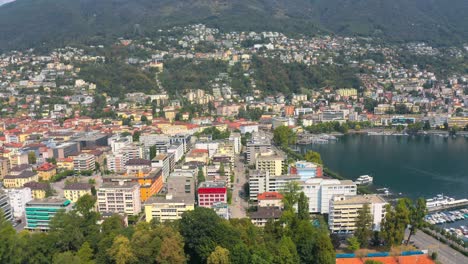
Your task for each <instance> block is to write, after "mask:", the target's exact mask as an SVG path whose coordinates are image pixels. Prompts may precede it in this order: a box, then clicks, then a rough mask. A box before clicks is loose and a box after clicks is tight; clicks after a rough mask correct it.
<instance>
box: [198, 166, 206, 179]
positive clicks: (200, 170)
mask: <svg viewBox="0 0 468 264" xmlns="http://www.w3.org/2000/svg"><path fill="white" fill-rule="evenodd" d="M204 181H205V174H204V173H203V168H202V167H201V166H200V167H199V168H198V175H197V182H198V183H200V182H204Z"/></svg>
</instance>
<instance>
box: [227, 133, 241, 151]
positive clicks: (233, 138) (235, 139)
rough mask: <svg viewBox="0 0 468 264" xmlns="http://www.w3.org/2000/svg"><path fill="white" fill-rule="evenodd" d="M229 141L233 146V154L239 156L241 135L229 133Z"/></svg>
mask: <svg viewBox="0 0 468 264" xmlns="http://www.w3.org/2000/svg"><path fill="white" fill-rule="evenodd" d="M229 141H231V142H232V143H233V145H234V153H235V154H239V153H240V152H241V150H242V142H241V134H240V133H235V132H234V133H231V135H230V136H229Z"/></svg>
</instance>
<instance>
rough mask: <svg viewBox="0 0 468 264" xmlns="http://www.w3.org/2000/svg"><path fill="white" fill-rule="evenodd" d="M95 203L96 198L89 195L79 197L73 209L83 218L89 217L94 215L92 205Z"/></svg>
mask: <svg viewBox="0 0 468 264" xmlns="http://www.w3.org/2000/svg"><path fill="white" fill-rule="evenodd" d="M95 203H96V197H94V196H91V195H89V194H85V195H83V196H81V197H80V198H79V199H78V201H76V203H75V205H74V209H75V210H76V211H78V212H79V213H80V214H81V215H82V216H83V217H84V218H88V217H90V216H91V215H92V214H94V213H95V212H94V210H93V209H94V204H95Z"/></svg>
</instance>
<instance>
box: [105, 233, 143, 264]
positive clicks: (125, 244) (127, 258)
mask: <svg viewBox="0 0 468 264" xmlns="http://www.w3.org/2000/svg"><path fill="white" fill-rule="evenodd" d="M107 253H108V254H109V256H110V257H111V258H112V259H113V260H114V261H115V263H117V264H127V263H131V262H132V261H134V260H135V259H136V258H135V255H134V254H133V252H132V249H131V247H130V241H129V240H128V238H127V237H125V236H123V235H118V236H116V237H115V238H114V241H113V243H112V247H111V248H109V249H108V250H107Z"/></svg>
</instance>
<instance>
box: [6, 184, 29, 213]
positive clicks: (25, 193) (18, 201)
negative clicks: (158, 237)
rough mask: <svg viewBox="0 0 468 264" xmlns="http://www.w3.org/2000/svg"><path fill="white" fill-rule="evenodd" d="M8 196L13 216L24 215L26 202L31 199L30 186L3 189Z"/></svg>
mask: <svg viewBox="0 0 468 264" xmlns="http://www.w3.org/2000/svg"><path fill="white" fill-rule="evenodd" d="M5 191H6V193H7V194H8V197H9V198H10V206H11V209H12V211H13V216H14V217H15V218H21V217H22V216H23V215H24V212H25V208H26V203H27V202H29V201H31V200H32V199H33V197H32V192H31V189H30V188H21V189H7V190H5Z"/></svg>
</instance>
